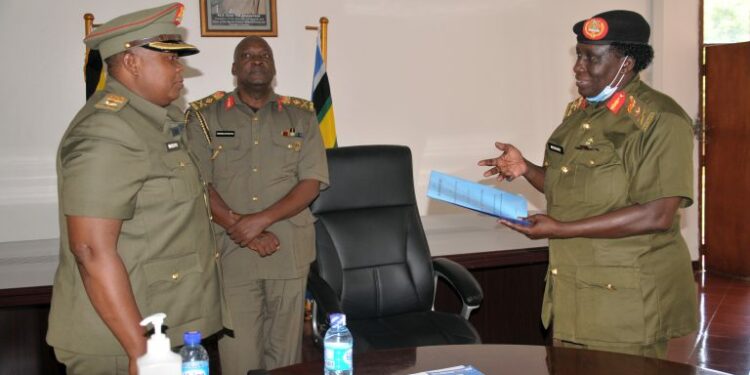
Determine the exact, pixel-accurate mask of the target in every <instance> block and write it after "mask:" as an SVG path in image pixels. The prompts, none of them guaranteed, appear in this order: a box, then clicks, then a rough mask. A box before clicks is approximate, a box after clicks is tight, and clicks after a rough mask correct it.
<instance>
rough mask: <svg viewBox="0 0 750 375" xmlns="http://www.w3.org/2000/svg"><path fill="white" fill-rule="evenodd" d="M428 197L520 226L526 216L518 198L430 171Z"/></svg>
mask: <svg viewBox="0 0 750 375" xmlns="http://www.w3.org/2000/svg"><path fill="white" fill-rule="evenodd" d="M427 196H428V197H430V198H432V199H437V200H441V201H444V202H448V203H451V204H455V205H457V206H461V207H466V208H468V209H471V210H474V211H479V212H482V213H485V214H488V215H492V216H495V217H498V218H502V219H505V220H508V221H512V222H515V223H519V224H526V222H525V221H524V220H523V218H525V217H526V216H528V215H529V212H528V202H527V201H526V198H524V197H523V196H521V195H518V194H513V193H509V192H507V191H503V190H500V189H497V188H494V187H491V186H487V185H482V184H479V183H476V182H472V181H469V180H464V179H462V178H458V177H454V176H450V175H447V174H445V173H440V172H436V171H432V173H430V183H429V185H428V186H427Z"/></svg>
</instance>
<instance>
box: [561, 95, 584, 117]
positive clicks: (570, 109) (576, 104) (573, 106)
mask: <svg viewBox="0 0 750 375" xmlns="http://www.w3.org/2000/svg"><path fill="white" fill-rule="evenodd" d="M584 108H586V99H584V98H583V97H580V98H578V99H576V100H574V101H572V102H570V103H568V106H567V107H566V108H565V117H568V116H570V115H572V114H573V113H575V112H576V111H577V110H579V109H584Z"/></svg>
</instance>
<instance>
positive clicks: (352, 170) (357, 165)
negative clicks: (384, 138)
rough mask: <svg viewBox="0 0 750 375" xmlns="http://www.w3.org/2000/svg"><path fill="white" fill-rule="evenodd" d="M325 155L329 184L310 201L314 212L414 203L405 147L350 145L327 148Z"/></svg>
mask: <svg viewBox="0 0 750 375" xmlns="http://www.w3.org/2000/svg"><path fill="white" fill-rule="evenodd" d="M326 154H327V157H328V175H329V179H330V186H329V187H328V189H326V190H323V191H321V192H320V196H318V198H317V199H316V200H315V201H314V202H313V203H312V206H311V209H312V212H313V213H314V214H321V213H324V212H331V211H340V210H351V209H358V208H374V207H389V206H402V205H416V198H415V196H414V177H413V174H412V163H411V151H410V150H409V148H408V147H406V146H395V145H367V146H350V147H339V148H332V149H328V150H326Z"/></svg>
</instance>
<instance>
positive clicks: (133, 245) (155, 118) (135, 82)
mask: <svg viewBox="0 0 750 375" xmlns="http://www.w3.org/2000/svg"><path fill="white" fill-rule="evenodd" d="M182 13H183V5H182V4H179V3H173V4H169V5H165V6H161V7H158V8H153V9H147V10H142V11H139V12H135V13H131V14H127V15H124V16H121V17H118V18H115V19H113V20H111V21H109V22H107V23H105V24H103V25H101V26H99V27H98V28H96V29H95V30H93V32H92V33H91V34H89V36H88V37H87V38H86V39H85V40H84V42H85V43H86V45H87V46H88V47H89V48H92V49H98V50H99V52H100V54H101V56H102V58H103V59H105V61H106V64H107V72H108V77H107V85H106V87H105V88H104V90H102V91H100V92H97V93H96V94H94V95H93V96H92V97H91V98H90V99H89V100H88V101H87V102H86V104H85V105H84V106H83V108H82V109H81V110H80V111H79V112H78V114H77V115H76V116H75V118H74V119H73V121H72V122H71V124H70V126H69V127H68V129H67V131H66V132H65V134H64V136H63V138H62V141H61V142H60V148H59V150H58V158H57V175H58V194H59V207H60V237H61V238H60V240H61V241H60V264H59V266H58V269H57V272H56V274H55V279H54V286H53V294H52V306H51V310H50V315H49V331H48V333H47V342H48V343H49V344H50V345H51V346H53V347H54V349H55V354H56V356H57V358H58V360H60V361H61V362H62V363H64V364H65V365H66V367H67V373H68V374H86V375H91V374H128V373H130V374H135V373H136V367H135V363H136V361H135V359H136V358H138V357H139V356H141V355H142V354H144V353H145V351H146V338H145V332H146V330H145V329H144V328H143V327H141V326H140V325H139V322H140V321H141V319H142V318H144V317H145V316H148V315H151V314H154V313H157V312H164V313H166V314H167V318H166V322H165V323H166V325H167V326H168V327H169V329H168V330H167V332H166V333H167V334H168V336H169V337H170V339H171V344H172V345H174V346H179V345H182V334H183V332H184V331H188V330H200V331H201V332H202V333H203V335H204V336H208V335H211V334H213V333H215V332H217V331H218V330H219V329H221V328H222V317H221V294H220V293H221V290H220V285H219V279H218V269H217V267H218V266H217V263H218V262H217V260H216V256H215V255H216V246H215V244H214V241H213V232H212V227H211V224H210V220H209V211H208V207H207V204H206V199H207V193H206V191H205V187H204V186H205V184H203V183H202V181H201V177H200V174H199V169H198V167H197V165H196V163H195V161H194V156H193V155H191V154H190V153H189V152H188V148H187V146H186V143H185V141H184V138H185V134H184V129H185V123H184V117H183V115H182V113H181V111H180V110H179V108H177V107H176V106H174V105H171V103H172V102H173V101H174V100H175V99H177V98H178V97H179V95H180V91H181V90H182V87H183V84H182V71H183V66H182V64H181V63H180V61H179V59H180V57H181V56H187V55H192V54H195V53H198V50H197V49H196V48H195V47H194V46H192V45H189V44H186V43H184V42H183V41H182V38H181V36H180V34H179V32H178V30H177V25H178V24H179V23H180V19H181V17H182Z"/></svg>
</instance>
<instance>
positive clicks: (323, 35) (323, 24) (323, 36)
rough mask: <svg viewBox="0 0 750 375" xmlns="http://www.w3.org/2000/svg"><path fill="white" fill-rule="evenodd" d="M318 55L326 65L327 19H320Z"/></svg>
mask: <svg viewBox="0 0 750 375" xmlns="http://www.w3.org/2000/svg"><path fill="white" fill-rule="evenodd" d="M320 49H321V51H320V53H321V54H323V61H324V62H325V63H326V65H328V18H327V17H320Z"/></svg>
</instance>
